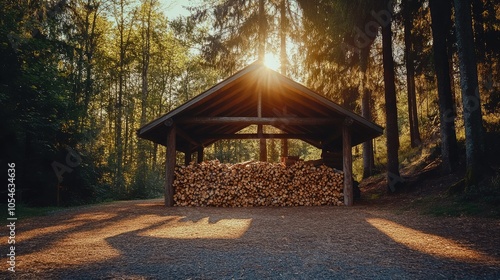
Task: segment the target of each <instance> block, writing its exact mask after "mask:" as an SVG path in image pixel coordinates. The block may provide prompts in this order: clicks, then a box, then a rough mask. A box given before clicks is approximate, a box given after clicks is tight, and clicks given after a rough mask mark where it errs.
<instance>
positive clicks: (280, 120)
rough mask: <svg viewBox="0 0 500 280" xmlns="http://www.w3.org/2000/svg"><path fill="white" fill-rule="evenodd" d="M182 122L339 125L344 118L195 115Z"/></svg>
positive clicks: (181, 122) (181, 121)
mask: <svg viewBox="0 0 500 280" xmlns="http://www.w3.org/2000/svg"><path fill="white" fill-rule="evenodd" d="M176 122H177V123H180V124H247V125H252V124H256V125H278V124H284V125H339V124H342V120H340V119H334V118H299V117H277V118H269V117H263V118H259V117H204V118H203V117H194V118H183V119H179V120H177V121H176Z"/></svg>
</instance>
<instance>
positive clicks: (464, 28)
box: [454, 0, 484, 186]
mask: <svg viewBox="0 0 500 280" xmlns="http://www.w3.org/2000/svg"><path fill="white" fill-rule="evenodd" d="M454 3H455V28H456V36H457V49H458V59H459V66H460V87H461V89H462V103H463V114H464V126H465V149H466V162H467V167H466V168H467V171H466V185H467V186H473V185H476V184H477V183H478V180H479V178H480V177H481V176H482V171H483V170H482V169H483V167H484V165H483V162H484V134H483V133H484V131H483V119H482V115H481V99H480V97H479V88H478V78H477V65H476V56H475V49H474V36H473V33H472V18H471V2H470V0H454Z"/></svg>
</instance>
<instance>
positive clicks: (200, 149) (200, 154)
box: [196, 146, 203, 163]
mask: <svg viewBox="0 0 500 280" xmlns="http://www.w3.org/2000/svg"><path fill="white" fill-rule="evenodd" d="M196 156H197V161H198V163H202V162H203V146H199V147H198V151H197V155H196Z"/></svg>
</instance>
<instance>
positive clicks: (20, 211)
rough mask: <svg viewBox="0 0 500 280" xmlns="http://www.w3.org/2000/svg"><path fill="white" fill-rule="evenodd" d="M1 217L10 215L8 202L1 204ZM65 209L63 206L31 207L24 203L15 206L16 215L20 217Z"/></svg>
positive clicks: (36, 215) (29, 216) (44, 214)
mask: <svg viewBox="0 0 500 280" xmlns="http://www.w3.org/2000/svg"><path fill="white" fill-rule="evenodd" d="M0 209H2V210H0V218H1V219H2V220H6V219H7V218H8V217H9V216H8V211H7V209H8V207H7V204H0ZM61 209H64V208H62V207H30V206H27V205H24V204H18V205H16V208H15V216H14V217H16V218H18V219H25V218H31V217H39V216H46V215H48V214H50V213H52V212H54V211H57V210H61Z"/></svg>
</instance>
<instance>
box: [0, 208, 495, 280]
mask: <svg viewBox="0 0 500 280" xmlns="http://www.w3.org/2000/svg"><path fill="white" fill-rule="evenodd" d="M499 232H500V221H498V220H485V219H484V220H483V219H473V218H433V217H427V216H420V215H417V214H414V213H410V212H404V213H402V214H394V213H393V211H390V210H377V209H376V208H375V207H373V206H355V207H353V208H347V207H294V208H182V207H176V208H164V207H163V206H162V201H161V200H147V201H133V202H116V203H110V204H105V205H98V206H91V207H84V208H80V209H71V210H66V211H61V212H57V213H54V214H52V215H49V216H45V217H37V218H33V219H26V220H21V221H18V229H17V236H16V239H17V243H16V249H17V252H16V253H17V266H16V273H15V275H14V274H13V273H7V271H6V269H7V266H6V265H5V264H4V268H5V269H4V270H3V271H2V272H0V278H7V277H11V276H14V278H18V279H355V278H358V279H392V278H395V279H450V278H458V279H475V278H477V279H500V234H499ZM2 239H5V238H2ZM5 250H7V249H6V248H5ZM4 258H5V257H4Z"/></svg>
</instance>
